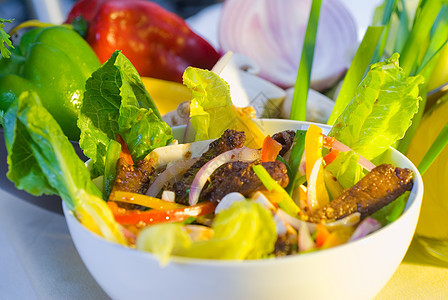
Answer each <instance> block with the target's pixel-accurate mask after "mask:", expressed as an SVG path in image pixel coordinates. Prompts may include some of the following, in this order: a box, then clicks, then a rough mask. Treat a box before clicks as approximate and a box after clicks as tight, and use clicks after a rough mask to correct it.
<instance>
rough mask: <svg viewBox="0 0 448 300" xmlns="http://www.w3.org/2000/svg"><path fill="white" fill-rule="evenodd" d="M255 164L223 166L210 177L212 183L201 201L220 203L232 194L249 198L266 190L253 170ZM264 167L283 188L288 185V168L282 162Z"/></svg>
mask: <svg viewBox="0 0 448 300" xmlns="http://www.w3.org/2000/svg"><path fill="white" fill-rule="evenodd" d="M254 164H255V162H241V161H236V162H230V163H227V164H224V165H222V166H221V167H219V168H218V169H217V170H216V171H215V172H214V173H213V174H212V176H211V177H210V183H209V185H208V186H207V185H206V187H205V188H204V190H203V191H202V193H201V196H200V199H207V200H210V201H212V202H214V203H218V202H219V201H221V199H222V198H223V197H224V196H225V195H227V194H229V193H231V192H238V193H241V194H243V195H244V196H246V197H249V196H250V195H251V194H252V193H254V192H256V191H260V190H265V187H264V185H263V183H262V182H261V181H260V179H259V178H258V176H257V175H256V174H255V172H254V171H253V169H252V166H253V165H254ZM262 165H263V167H264V168H265V169H266V170H267V171H268V173H269V174H270V175H271V177H272V178H273V179H274V180H275V181H277V182H278V183H279V184H280V185H281V186H282V187H286V186H287V185H288V182H289V178H288V175H287V174H286V172H287V171H286V166H285V165H284V164H283V163H282V162H280V161H273V162H264V163H262Z"/></svg>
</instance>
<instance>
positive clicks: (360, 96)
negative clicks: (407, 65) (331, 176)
mask: <svg viewBox="0 0 448 300" xmlns="http://www.w3.org/2000/svg"><path fill="white" fill-rule="evenodd" d="M398 58H399V54H397V53H395V54H393V55H392V57H391V58H390V59H387V60H386V61H385V62H379V63H376V64H373V65H372V66H371V68H370V71H369V72H368V73H367V76H366V78H365V79H364V80H363V81H362V82H361V84H360V85H359V86H358V88H357V93H356V96H355V97H354V98H353V100H352V101H351V102H350V103H349V104H348V106H347V107H346V109H345V110H344V112H343V113H342V114H341V115H340V116H339V117H338V119H337V120H336V122H335V124H334V126H333V128H332V129H331V131H330V133H329V135H330V136H332V137H335V138H336V139H337V140H339V141H341V142H342V143H344V144H346V145H347V146H349V147H350V148H352V149H353V150H354V151H356V152H357V153H358V154H360V155H362V156H364V157H365V158H367V159H373V158H375V157H377V156H378V155H380V154H381V153H383V152H384V151H385V150H386V149H388V148H389V147H390V146H392V145H393V144H394V143H395V142H396V141H397V140H399V139H401V138H402V137H403V136H404V134H405V132H406V130H407V129H408V128H409V126H410V125H411V120H412V117H413V116H414V114H415V113H416V112H417V111H418V106H419V101H420V100H421V97H419V96H418V94H419V88H418V86H419V84H421V83H423V77H422V76H415V77H408V76H406V75H405V73H404V72H403V70H402V69H401V68H400V67H399V65H398Z"/></svg>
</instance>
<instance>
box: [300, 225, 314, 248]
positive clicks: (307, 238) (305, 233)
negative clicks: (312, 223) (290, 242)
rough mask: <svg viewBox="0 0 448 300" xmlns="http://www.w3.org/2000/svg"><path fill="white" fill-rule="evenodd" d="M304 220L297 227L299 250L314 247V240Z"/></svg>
mask: <svg viewBox="0 0 448 300" xmlns="http://www.w3.org/2000/svg"><path fill="white" fill-rule="evenodd" d="M304 223H305V222H303V223H301V224H300V228H299V237H298V246H299V252H303V251H308V250H311V249H313V248H314V245H315V244H314V241H313V239H312V238H311V233H310V229H309V228H308V226H307V225H306V224H304Z"/></svg>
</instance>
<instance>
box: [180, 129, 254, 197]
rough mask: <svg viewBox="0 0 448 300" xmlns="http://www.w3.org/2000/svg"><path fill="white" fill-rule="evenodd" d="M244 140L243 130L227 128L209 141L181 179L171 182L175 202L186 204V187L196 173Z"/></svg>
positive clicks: (188, 187)
mask: <svg viewBox="0 0 448 300" xmlns="http://www.w3.org/2000/svg"><path fill="white" fill-rule="evenodd" d="M245 141H246V136H245V135H244V132H239V131H236V130H231V129H227V130H226V131H225V132H224V133H223V134H222V136H221V137H220V138H219V139H217V140H214V141H213V142H211V143H210V145H209V148H208V150H207V151H206V152H204V153H203V154H202V156H201V157H200V158H199V160H198V161H197V162H195V163H194V164H193V166H192V167H191V168H190V169H188V170H187V171H186V172H185V173H184V175H183V176H182V179H181V180H179V181H177V182H175V183H174V184H173V190H174V192H175V194H176V202H177V203H180V204H185V205H188V192H187V191H188V189H190V186H191V183H192V182H193V179H194V177H195V176H196V173H197V172H198V171H199V169H200V168H201V167H202V166H203V165H205V164H206V163H207V162H208V161H209V160H211V159H212V158H214V157H216V156H218V155H219V154H222V153H224V152H227V151H229V150H232V149H236V148H241V147H243V145H244V142H245Z"/></svg>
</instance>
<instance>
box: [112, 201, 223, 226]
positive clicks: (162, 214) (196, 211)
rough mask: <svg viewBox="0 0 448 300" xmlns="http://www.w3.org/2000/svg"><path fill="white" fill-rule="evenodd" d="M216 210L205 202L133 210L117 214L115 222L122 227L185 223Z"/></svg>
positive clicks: (211, 204) (212, 205) (209, 203)
mask: <svg viewBox="0 0 448 300" xmlns="http://www.w3.org/2000/svg"><path fill="white" fill-rule="evenodd" d="M214 210H215V205H214V204H213V203H212V202H203V203H200V204H198V205H194V206H187V207H185V208H178V209H169V210H155V209H153V210H148V211H140V210H132V211H127V212H125V213H124V214H120V213H118V214H115V215H114V217H115V220H116V221H117V222H118V223H120V224H122V225H143V226H146V225H153V224H158V223H166V222H183V221H185V220H186V219H187V218H189V217H198V216H203V215H208V214H210V213H212V212H213V211H214Z"/></svg>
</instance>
